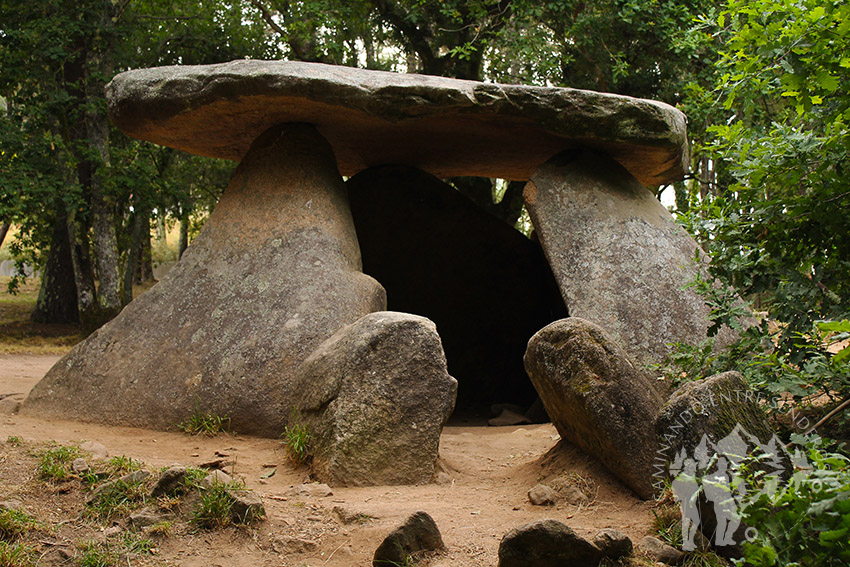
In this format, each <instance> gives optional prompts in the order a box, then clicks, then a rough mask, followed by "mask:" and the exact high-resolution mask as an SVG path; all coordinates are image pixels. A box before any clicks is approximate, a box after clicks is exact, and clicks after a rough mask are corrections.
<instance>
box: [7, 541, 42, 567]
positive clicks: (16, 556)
mask: <svg viewBox="0 0 850 567" xmlns="http://www.w3.org/2000/svg"><path fill="white" fill-rule="evenodd" d="M37 559H38V553H36V550H35V549H34V548H33V547H32V546H31V545H27V544H22V543H9V542H7V541H0V567H35V565H36V561H37Z"/></svg>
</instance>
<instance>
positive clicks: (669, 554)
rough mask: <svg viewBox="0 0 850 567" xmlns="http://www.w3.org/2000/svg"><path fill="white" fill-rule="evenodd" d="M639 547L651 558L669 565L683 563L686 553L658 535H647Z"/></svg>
mask: <svg viewBox="0 0 850 567" xmlns="http://www.w3.org/2000/svg"><path fill="white" fill-rule="evenodd" d="M638 547H640V549H642V550H643V551H644V552H646V553H647V554H648V555H649V556H650V557H651V558H653V559H654V560H656V561H659V562H661V563H665V564H667V565H681V564H682V561H683V560H684V559H685V554H684V553H683V552H681V551H679V550H678V549H676V548H675V547H673V546H670V545H667V544H666V543H664V542H663V541H661V540H660V539H658V538H657V537H652V536H646V537H645V538H643V539H642V540H640V543H639V544H638Z"/></svg>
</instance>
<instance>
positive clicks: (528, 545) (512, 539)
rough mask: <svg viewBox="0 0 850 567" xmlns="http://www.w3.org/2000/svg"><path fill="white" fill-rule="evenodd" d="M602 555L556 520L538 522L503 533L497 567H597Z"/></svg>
mask: <svg viewBox="0 0 850 567" xmlns="http://www.w3.org/2000/svg"><path fill="white" fill-rule="evenodd" d="M601 560H602V552H600V551H599V550H598V549H597V548H596V547H594V546H593V545H592V544H591V543H590V542H588V541H587V540H585V539H584V538H582V537H580V536H579V535H577V534H576V533H575V532H574V531H573V530H572V529H570V528H569V526H567V525H566V524H563V523H561V522H558V521H556V520H538V521H536V522H532V523H530V524H526V525H524V526H521V527H519V528H514V529H512V530H511V531H509V532H508V533H507V534H505V537H503V538H502V542H501V543H500V544H499V567H596V566H597V565H599V562H600V561H601Z"/></svg>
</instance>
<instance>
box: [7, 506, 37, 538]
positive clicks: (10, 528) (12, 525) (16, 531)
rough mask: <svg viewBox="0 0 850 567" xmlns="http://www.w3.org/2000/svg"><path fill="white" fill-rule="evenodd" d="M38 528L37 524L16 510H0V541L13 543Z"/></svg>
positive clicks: (33, 519)
mask: <svg viewBox="0 0 850 567" xmlns="http://www.w3.org/2000/svg"><path fill="white" fill-rule="evenodd" d="M38 528H39V523H38V522H37V521H36V520H35V518H32V517H31V516H29V515H28V514H26V513H24V512H20V511H18V510H9V509H6V508H0V540H2V541H6V542H14V541H15V540H17V539H19V538H20V537H22V536H24V535H26V534H27V533H29V532H30V531H32V530H35V529H38Z"/></svg>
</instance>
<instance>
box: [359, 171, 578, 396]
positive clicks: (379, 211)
mask: <svg viewBox="0 0 850 567" xmlns="http://www.w3.org/2000/svg"><path fill="white" fill-rule="evenodd" d="M347 186H348V188H349V191H350V194H351V212H352V215H353V217H354V225H355V226H356V227H357V237H358V240H359V241H360V248H361V251H362V254H363V271H364V272H365V273H367V274H369V275H370V276H372V277H374V278H375V279H376V280H378V281H379V282H381V285H383V286H384V288H385V289H386V290H387V303H388V308H389V309H390V310H392V311H400V312H404V313H413V314H416V315H421V316H423V317H427V318H429V319H431V320H432V321H434V323H435V324H436V325H437V330H438V331H439V333H440V339H441V341H442V343H443V348H444V349H445V352H446V359H447V361H448V365H449V373H450V374H451V375H452V376H454V377H455V378H456V379H457V381H458V407H460V408H463V407H468V406H482V405H489V404H491V403H493V402H504V401H511V402H515V403H517V404H522V405H524V406H526V407H527V406H528V405H530V404H531V403H532V401H533V400H534V399H535V398H536V396H537V393H536V392H535V391H534V388H533V387H532V385H531V383H530V382H529V381H528V377H527V376H526V374H525V369H524V368H523V366H522V356H523V354H524V353H525V348H526V345H527V344H528V339H530V338H531V336H532V335H533V334H534V333H536V332H537V331H538V330H539V329H541V328H542V327H543V326H544V325H547V324H549V323H551V322H552V321H555V320H556V319H560V318H562V317H566V316H567V310H566V308H565V307H564V302H563V300H562V299H561V297H560V293H559V292H558V285H557V283H556V282H555V279H554V277H553V276H552V270H551V269H550V268H549V265H548V264H547V263H546V258H545V257H544V256H543V252H542V250H541V249H540V246H539V245H538V244H537V243H535V242H532V241H530V240H529V239H528V238H526V237H525V236H524V235H523V234H522V233H520V232H519V231H517V230H515V229H514V228H513V227H510V226H508V225H507V224H506V223H504V222H503V221H501V220H499V219H496V218H494V217H493V216H491V215H489V214H487V213H485V212H484V211H482V210H481V209H479V208H478V207H477V206H475V205H474V204H473V203H472V201H470V200H469V199H468V198H466V197H465V196H463V195H462V194H461V193H460V192H458V191H457V190H456V189H454V188H453V187H451V186H450V185H448V184H446V183H443V182H442V181H440V180H439V179H437V178H435V177H433V176H432V175H429V174H427V173H425V172H423V171H420V170H417V169H415V168H411V167H401V166H397V167H393V166H390V167H379V168H373V169H369V170H367V171H364V172H362V173H360V174H358V175H356V176H355V177H353V178H351V179H350V180H349V181H348V182H347Z"/></svg>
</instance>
